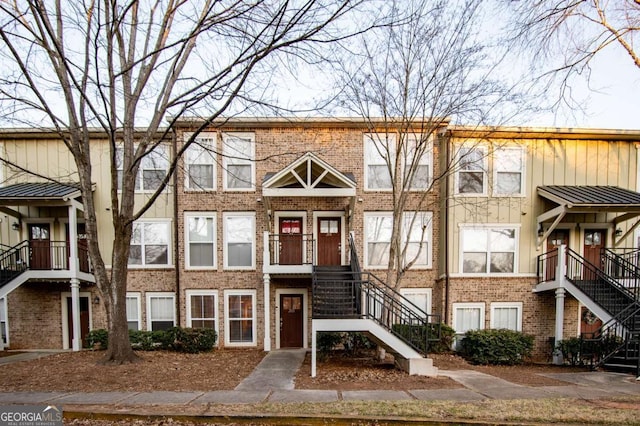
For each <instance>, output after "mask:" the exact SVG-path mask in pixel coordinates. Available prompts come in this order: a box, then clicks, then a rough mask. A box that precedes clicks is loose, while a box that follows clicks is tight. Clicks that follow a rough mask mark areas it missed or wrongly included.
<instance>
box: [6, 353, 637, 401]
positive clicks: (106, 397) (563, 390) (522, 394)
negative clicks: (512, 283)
mask: <svg viewBox="0 0 640 426" xmlns="http://www.w3.org/2000/svg"><path fill="white" fill-rule="evenodd" d="M305 352H306V351H305V350H278V351H272V352H269V353H268V354H267V355H266V356H265V358H264V359H263V360H262V361H261V362H260V364H259V365H258V366H257V367H256V369H255V370H254V372H253V373H252V374H250V375H249V376H248V377H247V378H245V379H244V380H243V381H242V382H241V383H240V384H239V385H238V386H237V387H236V388H235V389H234V390H225V391H213V392H168V391H159V392H90V393H82V392H37V391H36V392H4V393H1V392H0V404H51V405H80V406H83V405H87V406H88V405H93V406H95V405H109V406H113V408H114V409H115V408H116V406H117V407H127V406H167V407H168V408H172V409H175V408H178V407H187V406H190V407H193V408H198V407H201V408H206V406H208V405H209V404H258V403H265V402H271V403H296V402H335V401H341V400H342V401H383V400H385V401H400V400H421V401H436V400H451V401H478V400H487V399H498V400H500V399H502V400H506V399H539V398H583V399H597V398H605V397H615V396H640V383H636V382H635V381H634V380H633V377H631V376H629V375H626V374H620V373H609V372H581V373H556V374H547V375H546V376H548V377H552V378H554V379H558V380H562V381H565V382H568V383H571V384H569V385H566V386H541V387H529V386H523V385H517V384H514V383H511V382H508V381H505V380H503V379H500V378H497V377H495V376H491V375H488V374H484V373H480V372H477V371H473V370H456V371H447V370H441V371H440V372H439V374H441V375H443V376H447V377H450V378H451V379H453V380H455V381H456V382H458V383H460V384H461V385H463V386H464V388H460V389H435V390H410V391H395V390H383V389H381V390H373V391H338V390H302V389H294V381H293V378H294V376H295V373H296V371H297V370H298V369H299V368H300V366H301V365H302V361H303V360H304V356H305ZM45 354H46V353H45ZM23 355H27V354H20V355H16V356H15V357H22V356H23ZM29 355H31V354H29ZM32 356H35V355H32ZM40 356H44V355H42V354H41V355H40ZM9 358H14V356H11V357H3V358H0V361H4V363H7V362H13V361H18V360H22V359H24V358H22V359H13V360H9Z"/></svg>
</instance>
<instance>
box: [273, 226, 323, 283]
mask: <svg viewBox="0 0 640 426" xmlns="http://www.w3.org/2000/svg"><path fill="white" fill-rule="evenodd" d="M314 248H315V240H314V239H313V235H312V234H269V233H268V232H265V233H264V259H263V260H264V268H263V269H264V273H267V274H303V275H310V274H311V272H312V269H313V264H314V263H315V252H314Z"/></svg>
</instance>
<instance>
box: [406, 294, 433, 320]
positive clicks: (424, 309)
mask: <svg viewBox="0 0 640 426" xmlns="http://www.w3.org/2000/svg"><path fill="white" fill-rule="evenodd" d="M400 294H401V295H402V296H404V297H405V298H406V299H407V300H408V301H409V302H411V303H413V304H414V305H415V307H414V306H411V305H407V306H408V307H409V308H410V309H411V310H412V311H413V312H415V313H416V314H417V315H419V316H420V317H423V318H425V319H426V317H425V316H424V314H425V313H426V314H427V315H430V314H431V289H430V288H401V289H400ZM416 307H417V308H418V309H419V310H417V309H416Z"/></svg>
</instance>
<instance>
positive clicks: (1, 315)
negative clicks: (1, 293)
mask: <svg viewBox="0 0 640 426" xmlns="http://www.w3.org/2000/svg"><path fill="white" fill-rule="evenodd" d="M0 334H1V336H2V344H3V345H6V344H8V343H9V329H8V327H7V299H6V298H4V297H3V298H1V299H0Z"/></svg>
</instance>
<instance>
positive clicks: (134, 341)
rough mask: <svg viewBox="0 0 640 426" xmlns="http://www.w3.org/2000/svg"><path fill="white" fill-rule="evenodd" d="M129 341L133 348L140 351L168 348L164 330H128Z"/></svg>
mask: <svg viewBox="0 0 640 426" xmlns="http://www.w3.org/2000/svg"><path fill="white" fill-rule="evenodd" d="M129 341H130V342H131V347H132V348H133V349H137V350H141V351H154V350H158V349H169V343H168V342H169V338H168V336H167V332H166V331H161V330H160V331H145V330H129Z"/></svg>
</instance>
